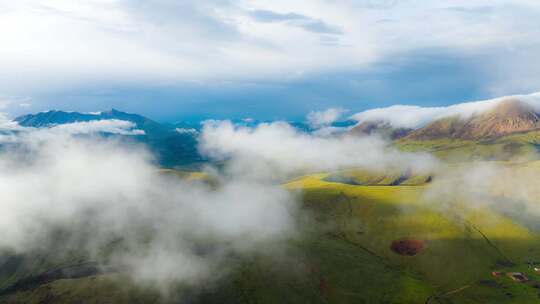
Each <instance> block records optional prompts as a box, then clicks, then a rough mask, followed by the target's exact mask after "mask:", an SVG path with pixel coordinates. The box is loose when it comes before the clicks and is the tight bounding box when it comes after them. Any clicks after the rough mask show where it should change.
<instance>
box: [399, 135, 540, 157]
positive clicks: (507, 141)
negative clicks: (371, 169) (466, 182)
mask: <svg viewBox="0 0 540 304" xmlns="http://www.w3.org/2000/svg"><path fill="white" fill-rule="evenodd" d="M395 144H396V146H397V147H398V148H399V149H401V150H403V151H411V152H414V151H426V152H430V153H432V154H434V155H435V156H437V157H439V158H441V159H444V160H447V161H453V162H461V161H472V160H480V159H482V160H508V159H511V158H516V157H524V158H529V159H533V157H532V156H531V155H533V154H535V153H537V152H538V148H539V147H540V132H538V131H531V132H525V133H515V134H511V135H507V136H503V137H499V138H493V139H486V140H463V139H449V138H445V139H436V140H411V139H399V140H397V141H395Z"/></svg>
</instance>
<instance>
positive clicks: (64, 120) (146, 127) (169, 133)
mask: <svg viewBox="0 0 540 304" xmlns="http://www.w3.org/2000/svg"><path fill="white" fill-rule="evenodd" d="M107 119H116V120H122V121H129V122H131V123H133V124H134V126H135V128H136V129H139V130H143V131H144V134H143V135H136V136H132V135H130V136H129V138H130V139H135V140H137V141H139V142H142V143H144V144H146V145H147V146H148V147H149V148H150V149H151V151H152V152H154V154H155V155H156V157H157V160H158V162H159V164H160V165H161V166H163V167H176V166H180V165H189V164H193V163H197V162H200V161H202V160H203V158H202V157H201V156H200V155H199V153H198V152H197V139H196V134H195V132H181V130H185V129H189V130H195V129H193V128H194V127H196V126H191V125H189V124H186V123H175V124H162V123H158V122H156V121H154V120H152V119H149V118H147V117H144V116H142V115H138V114H132V113H126V112H122V111H119V110H116V109H111V110H109V111H104V112H96V113H79V112H67V111H59V110H51V111H47V112H39V113H36V114H28V115H23V116H19V117H16V118H15V119H14V121H16V122H17V123H18V124H19V125H21V126H24V127H34V128H46V127H52V126H56V125H62V124H68V123H75V122H89V121H99V120H107ZM188 127H189V128H188ZM115 136H120V135H115Z"/></svg>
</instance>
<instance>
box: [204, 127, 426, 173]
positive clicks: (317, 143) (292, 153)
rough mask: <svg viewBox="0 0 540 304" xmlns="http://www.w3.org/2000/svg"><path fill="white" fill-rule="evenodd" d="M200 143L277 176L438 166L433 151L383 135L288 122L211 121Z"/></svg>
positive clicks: (249, 169)
mask: <svg viewBox="0 0 540 304" xmlns="http://www.w3.org/2000/svg"><path fill="white" fill-rule="evenodd" d="M199 144H200V150H201V151H202V152H203V153H205V154H207V155H208V156H210V157H212V158H215V159H233V160H235V159H241V161H238V162H235V163H234V164H235V165H236V166H239V168H240V170H241V171H242V172H248V173H249V172H254V173H256V174H260V172H268V173H271V174H273V175H274V176H283V175H285V176H287V175H291V174H299V173H305V172H314V171H328V170H338V169H343V168H350V167H362V168H366V169H372V170H384V169H394V170H396V169H397V170H406V169H413V170H418V171H425V170H428V169H430V168H433V167H435V166H436V161H435V159H434V158H432V157H430V156H428V155H427V154H421V153H420V154H413V153H403V152H399V151H397V150H395V149H394V148H392V147H390V146H389V144H388V143H387V142H386V141H384V140H383V139H381V138H378V137H371V136H366V137H356V136H347V135H345V136H339V137H338V136H333V137H321V136H316V135H313V134H306V133H301V132H298V131H297V130H296V129H294V128H293V127H292V126H290V125H288V124H287V123H284V122H276V123H270V124H260V125H258V126H257V127H254V128H248V127H235V126H234V125H233V124H232V123H231V122H229V121H222V122H209V123H206V124H205V125H204V127H203V130H202V133H201V136H200V137H199ZM233 169H234V168H233Z"/></svg>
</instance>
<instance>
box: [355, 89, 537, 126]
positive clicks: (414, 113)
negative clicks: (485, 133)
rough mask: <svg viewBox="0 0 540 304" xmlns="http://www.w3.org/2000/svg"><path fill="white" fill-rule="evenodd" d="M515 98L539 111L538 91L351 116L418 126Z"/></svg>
mask: <svg viewBox="0 0 540 304" xmlns="http://www.w3.org/2000/svg"><path fill="white" fill-rule="evenodd" d="M509 98H515V99H519V100H522V101H524V102H526V103H528V104H529V105H531V106H533V107H534V108H536V109H537V110H539V111H540V93H533V94H529V95H514V96H505V97H499V98H495V99H489V100H482V101H473V102H465V103H458V104H454V105H450V106H446V107H422V106H412V105H393V106H390V107H387V108H377V109H370V110H366V111H363V112H360V113H357V114H354V115H352V116H351V118H352V119H354V120H356V121H358V122H363V121H387V122H390V123H391V124H392V125H393V126H395V127H403V128H418V127H421V126H423V125H425V124H426V123H429V122H431V121H433V120H435V119H439V118H443V117H449V116H459V117H461V118H467V117H470V116H471V115H474V114H476V113H480V112H483V111H486V110H489V109H491V108H493V107H494V106H496V105H497V104H498V103H499V102H501V101H504V100H508V99H509Z"/></svg>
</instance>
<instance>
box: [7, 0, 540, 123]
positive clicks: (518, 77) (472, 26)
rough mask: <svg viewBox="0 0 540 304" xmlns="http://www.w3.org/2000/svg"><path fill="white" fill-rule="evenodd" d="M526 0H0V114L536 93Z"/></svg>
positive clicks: (432, 100) (155, 111)
mask: <svg viewBox="0 0 540 304" xmlns="http://www.w3.org/2000/svg"><path fill="white" fill-rule="evenodd" d="M538 20H540V2H538V1H537V0H452V1H450V0H441V1H430V0H423V1H422V0H400V1H398V0H342V1H330V0H310V1H307V0H298V1H285V0H274V1H262V0H252V1H246V0H205V1H200V0H184V1H174V0H144V1H143V0H79V1H71V0H19V1H7V0H0V45H1V46H2V47H1V48H0V67H1V69H0V111H1V112H4V113H7V115H8V116H11V117H14V116H17V115H20V114H23V113H28V112H37V111H43V110H48V109H62V110H75V111H99V110H106V109H109V108H111V107H114V108H118V109H120V110H124V111H129V112H136V113H140V114H143V115H146V116H149V117H151V118H154V119H156V120H159V121H170V122H173V121H178V120H197V119H207V118H218V119H222V118H232V119H237V118H246V117H250V118H255V119H289V120H296V119H301V118H302V117H304V116H305V115H306V114H307V113H309V112H311V111H320V110H324V109H326V108H330V107H332V108H340V109H346V110H349V111H350V112H351V113H356V112H360V111H363V110H366V109H370V108H379V107H386V106H390V105H395V104H402V105H418V106H445V105H449V104H453V103H457V102H463V101H471V100H480V99H488V98H493V97H498V96H503V95H512V94H528V93H531V92H536V91H540V88H539V87H540V85H539V84H538V83H539V80H540V61H538V60H537V56H538V55H537V54H539V53H540V43H539V42H538V39H537V37H538V35H539V34H540V23H539V22H538Z"/></svg>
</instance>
